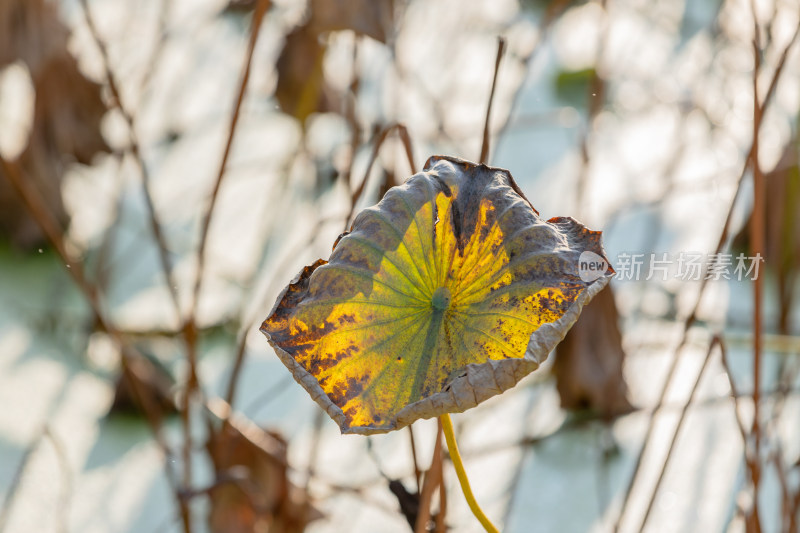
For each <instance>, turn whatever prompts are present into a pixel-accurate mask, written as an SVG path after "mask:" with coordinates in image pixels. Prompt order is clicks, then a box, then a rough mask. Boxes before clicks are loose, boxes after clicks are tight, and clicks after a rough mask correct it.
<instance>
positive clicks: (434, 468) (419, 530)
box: [414, 422, 442, 533]
mask: <svg viewBox="0 0 800 533" xmlns="http://www.w3.org/2000/svg"><path fill="white" fill-rule="evenodd" d="M441 463H442V424H441V422H439V424H438V425H437V426H436V444H434V447H433V459H431V466H430V468H428V471H427V472H426V473H425V481H424V483H423V484H422V493H421V494H420V496H419V513H418V514H417V524H416V526H415V527H414V533H425V532H426V531H428V522H430V519H431V502H432V501H433V494H434V492H435V491H436V487H438V486H439V485H440V484H441V483H442V476H441V474H442V464H441Z"/></svg>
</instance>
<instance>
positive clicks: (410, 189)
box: [261, 157, 613, 433]
mask: <svg viewBox="0 0 800 533" xmlns="http://www.w3.org/2000/svg"><path fill="white" fill-rule="evenodd" d="M584 251H591V252H593V253H596V254H598V256H599V257H600V258H602V257H604V256H603V252H602V248H601V245H600V234H599V232H592V231H589V230H587V229H586V228H584V227H583V226H582V225H581V224H579V223H577V222H575V221H574V220H572V219H569V218H556V219H551V220H549V221H547V222H545V221H543V220H541V219H540V218H539V217H538V216H537V213H536V211H535V210H534V209H533V208H532V207H531V205H530V204H529V203H528V201H527V200H526V199H525V198H524V197H523V196H522V195H521V193H520V192H519V189H518V188H517V186H516V184H515V183H514V181H513V179H512V177H511V175H510V174H509V173H508V172H507V171H505V170H501V169H496V168H490V167H486V166H483V165H475V164H473V163H468V162H466V161H461V160H458V159H452V158H444V157H432V158H431V159H430V160H429V161H428V163H427V165H426V167H425V171H424V172H422V173H420V174H417V175H415V176H413V177H411V178H410V179H409V180H408V181H407V182H406V183H405V184H403V185H402V186H399V187H395V188H392V189H391V190H389V192H387V194H386V196H385V197H384V198H383V199H382V200H381V202H380V203H379V204H378V205H376V206H374V207H371V208H368V209H365V210H364V211H363V212H361V213H360V214H359V215H358V216H357V217H356V219H355V221H354V222H353V225H352V228H351V231H350V232H349V233H346V234H345V235H344V236H342V237H341V238H340V239H339V241H338V242H337V243H336V245H335V246H334V250H333V253H332V254H331V257H330V260H329V261H328V262H326V261H324V260H319V261H317V262H316V263H315V264H313V265H311V266H309V267H306V268H305V269H304V270H303V272H302V273H301V274H300V276H299V278H298V279H297V280H296V281H295V282H293V283H292V284H290V285H289V287H287V289H286V290H285V292H284V293H283V294H282V295H281V297H279V299H278V302H277V304H276V307H275V309H274V310H273V312H272V314H271V315H270V316H269V317H268V318H267V320H266V321H265V322H264V323H263V325H262V327H261V330H262V331H263V332H264V333H265V334H266V335H267V337H268V338H269V339H270V342H271V344H272V345H273V347H274V348H275V349H276V352H277V353H278V355H279V356H280V357H281V359H282V361H283V362H284V363H285V364H286V365H287V367H289V369H290V370H292V372H293V374H294V376H295V378H296V379H297V380H298V381H299V382H300V383H301V384H302V385H303V386H304V387H305V388H306V389H307V390H308V392H309V393H310V394H311V396H312V397H313V398H314V399H315V400H316V401H317V402H318V403H319V404H320V405H322V406H323V407H324V408H325V409H326V410H327V412H328V413H329V414H330V415H331V417H332V418H334V420H336V421H337V422H338V423H339V425H340V427H341V429H342V431H343V432H345V433H377V432H384V431H390V430H392V429H396V428H398V427H402V426H404V425H407V424H409V423H411V422H413V421H414V420H415V419H417V418H421V417H432V416H436V415H438V414H441V413H443V412H449V411H462V410H464V409H467V408H469V407H473V406H474V405H476V404H477V403H479V402H481V401H483V400H484V399H486V398H488V397H490V396H493V395H495V394H499V393H500V392H502V391H504V390H506V389H508V388H510V387H513V386H514V385H515V384H516V382H517V381H519V379H521V378H522V377H524V376H525V375H526V374H528V373H529V372H531V371H532V370H534V369H535V368H536V367H537V366H538V365H539V363H540V361H541V360H543V359H544V358H545V357H546V356H547V353H548V352H549V351H550V350H551V349H552V347H553V346H554V345H555V344H556V343H557V342H558V341H560V340H561V338H562V337H563V335H564V334H565V333H566V330H567V329H569V327H570V326H571V325H572V323H574V321H575V319H577V316H578V313H579V312H580V308H581V307H582V306H583V304H585V303H586V302H587V301H588V299H589V298H591V296H592V295H593V294H595V293H596V292H597V291H598V290H599V289H600V288H602V286H603V285H605V283H606V282H607V280H608V276H610V275H611V274H612V273H613V271H611V270H610V269H609V271H608V272H606V273H605V275H602V276H600V277H599V278H597V279H596V280H593V281H583V280H582V279H581V277H580V275H579V270H578V269H579V264H578V263H579V261H578V259H579V256H580V254H581V253H582V252H584ZM606 264H607V262H606Z"/></svg>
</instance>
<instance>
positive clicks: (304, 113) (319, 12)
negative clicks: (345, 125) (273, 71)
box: [275, 0, 394, 123]
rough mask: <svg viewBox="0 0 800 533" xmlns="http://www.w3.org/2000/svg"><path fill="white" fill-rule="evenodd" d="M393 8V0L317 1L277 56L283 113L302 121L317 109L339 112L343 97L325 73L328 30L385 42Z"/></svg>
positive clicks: (276, 91) (278, 95) (287, 38)
mask: <svg viewBox="0 0 800 533" xmlns="http://www.w3.org/2000/svg"><path fill="white" fill-rule="evenodd" d="M393 11H394V4H393V2H392V1H391V0H376V1H371V0H356V1H346V0H336V1H329V0H313V1H312V2H311V6H310V14H309V16H308V19H307V21H306V22H305V24H303V25H302V26H298V27H297V28H295V29H294V30H293V31H292V32H291V33H289V35H287V36H286V41H285V43H284V45H283V50H281V54H280V56H279V57H278V62H277V65H276V68H277V70H278V86H277V88H276V89H275V98H277V100H278V103H279V104H280V107H281V109H282V110H283V112H284V113H287V114H289V115H292V116H294V117H295V118H297V119H298V120H299V121H300V122H301V123H305V119H306V118H308V116H309V115H311V114H312V113H324V112H328V111H334V112H340V111H341V104H340V99H341V98H340V95H337V94H336V92H335V91H334V90H333V89H331V88H330V87H329V86H328V85H327V84H326V83H325V76H324V74H323V68H322V61H323V59H324V57H325V50H326V47H327V45H326V44H325V38H326V34H327V33H329V32H334V31H346V30H350V31H353V32H354V33H355V34H356V35H359V36H369V37H371V38H373V39H375V40H376V41H380V42H384V43H385V42H386V40H387V35H388V32H387V28H391V27H392V20H393V16H392V15H393Z"/></svg>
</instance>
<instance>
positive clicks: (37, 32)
mask: <svg viewBox="0 0 800 533" xmlns="http://www.w3.org/2000/svg"><path fill="white" fill-rule="evenodd" d="M68 37H69V32H68V30H67V28H66V27H65V26H64V25H63V24H62V22H61V21H60V19H59V17H58V12H57V10H56V8H55V7H54V6H53V5H52V4H49V3H46V2H45V1H44V0H26V1H25V2H19V1H14V0H0V68H3V67H5V66H7V65H8V64H9V63H12V62H14V61H22V62H23V63H25V65H26V66H27V68H28V71H29V73H30V77H31V79H32V81H33V86H34V90H35V92H36V100H35V101H36V103H35V107H34V117H33V126H32V130H31V132H30V136H29V140H28V146H27V148H26V149H25V151H24V152H23V153H22V155H21V156H20V157H19V163H20V166H21V167H22V168H23V170H24V175H25V176H26V177H28V179H30V180H31V181H32V182H33V186H34V187H36V189H37V190H38V191H39V193H40V194H41V195H42V196H43V197H44V200H45V202H46V203H47V206H48V208H49V210H50V211H51V213H53V214H54V215H55V216H56V218H57V219H58V220H59V221H60V222H61V223H62V224H63V223H66V218H67V216H66V212H65V210H64V206H63V203H62V200H61V178H62V176H63V174H64V172H65V170H66V168H67V166H68V165H69V164H70V163H72V162H78V163H83V164H88V163H89V162H91V160H92V157H94V156H95V155H96V154H97V153H99V152H107V151H109V148H108V145H107V144H106V142H105V140H104V139H103V137H102V135H101V133H100V121H101V119H102V118H103V115H105V113H106V110H107V109H106V106H105V104H104V103H103V101H102V99H101V96H100V91H101V88H100V85H98V84H96V83H94V82H92V81H90V80H88V79H86V77H84V76H83V74H82V73H81V72H80V70H79V69H78V64H77V61H76V60H75V58H74V57H72V56H71V55H70V54H69V52H68V51H67V39H68ZM0 235H5V236H7V237H9V238H10V239H11V240H12V241H13V242H14V243H15V244H17V245H18V246H21V247H27V248H29V247H32V246H34V245H35V244H37V243H38V242H39V241H41V240H42V236H41V233H40V232H39V230H38V228H37V225H36V223H35V222H34V221H33V220H32V219H31V218H30V217H29V216H28V214H27V213H26V211H25V210H24V208H23V207H22V206H21V204H20V202H19V200H18V198H17V196H16V194H15V193H14V191H13V190H12V189H11V187H10V186H9V184H8V182H7V180H5V179H0Z"/></svg>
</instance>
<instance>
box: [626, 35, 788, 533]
mask: <svg viewBox="0 0 800 533" xmlns="http://www.w3.org/2000/svg"><path fill="white" fill-rule="evenodd" d="M798 35H800V24H799V25H798V27H797V29H796V31H795V33H794V35H793V36H792V38H791V40H790V41H789V43H788V44H787V45H786V48H784V50H783V53H782V54H781V57H780V60H779V61H778V66H777V67H776V69H775V72H774V74H773V76H772V80H771V82H770V86H769V89H768V90H767V93H766V95H765V96H764V100H763V102H762V103H761V104H760V108H761V111H762V113H763V111H764V110H765V109H766V107H767V105H769V102H770V101H771V99H772V95H773V94H774V93H775V89H776V87H777V85H778V81H779V80H780V77H781V73H782V72H783V68H784V65H785V64H786V59H787V57H788V55H789V51H790V49H791V48H792V46H793V45H794V44H795V42H797V38H798ZM752 152H753V150H752V146H751V148H750V150H749V152H748V154H747V158H746V159H745V165H744V167H743V168H742V172H741V174H740V175H739V179H738V182H737V186H736V192H735V193H734V195H733V199H732V200H731V204H730V207H729V208H728V213H727V216H726V217H725V222H724V224H723V226H722V231H721V233H720V236H719V240H718V241H717V246H716V248H715V252H714V253H716V254H719V253H720V252H721V251H722V249H723V248H724V247H725V244H726V243H727V241H728V235H729V233H730V225H731V221H732V220H733V213H734V209H735V207H736V203H737V199H738V197H739V194H740V192H741V189H742V184H743V182H744V177H745V176H746V174H747V169H748V168H749V165H750V158H751V157H752ZM707 284H708V280H707V279H703V280H702V281H701V282H700V288H699V289H698V293H697V296H696V298H695V303H694V306H693V308H692V311H691V312H690V313H689V315H688V316H687V317H686V319H685V320H684V324H683V331H682V334H681V339H680V341H679V342H678V345H677V347H676V348H675V352H674V353H675V356H674V357H673V358H672V362H671V363H670V367H669V369H667V376H666V378H665V380H664V384H663V385H662V387H661V391H660V394H659V399H658V401H657V403H656V407H655V409H654V411H653V416H652V417H651V419H650V421H649V422H648V425H647V430H646V431H645V436H644V443H643V444H642V447H641V449H640V450H639V453H638V455H637V457H636V461H635V464H634V469H633V473H632V474H631V477H630V478H629V480H628V485H627V487H626V489H625V495H624V497H623V500H622V506H621V508H620V512H619V514H618V516H617V521H616V524H615V525H614V531H618V530H619V527H620V524H621V523H622V521H623V519H624V517H625V513H626V511H627V508H628V502H629V501H630V496H631V493H632V490H633V486H634V484H635V482H636V478H637V477H638V474H639V471H640V469H641V465H642V459H643V457H644V455H645V454H646V453H647V450H648V449H649V446H650V442H651V437H652V434H653V429H654V427H655V415H656V414H657V412H658V411H659V409H660V407H661V406H662V404H663V403H664V399H665V398H666V394H667V391H668V390H669V388H670V387H671V385H672V382H673V381H674V379H675V376H676V373H677V372H676V370H677V367H678V362H679V360H680V355H681V353H682V350H683V348H684V346H685V345H686V342H687V340H688V334H689V330H690V328H691V327H692V325H693V324H694V322H695V321H696V320H697V313H698V311H699V309H700V303H701V301H702V299H703V294H704V292H705V288H706V286H707Z"/></svg>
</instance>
